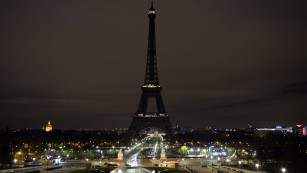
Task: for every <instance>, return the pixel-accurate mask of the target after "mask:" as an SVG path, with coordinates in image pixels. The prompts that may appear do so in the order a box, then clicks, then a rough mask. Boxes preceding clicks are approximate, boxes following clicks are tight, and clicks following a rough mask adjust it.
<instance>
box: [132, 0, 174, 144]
mask: <svg viewBox="0 0 307 173" xmlns="http://www.w3.org/2000/svg"><path fill="white" fill-rule="evenodd" d="M148 18H149V31H148V47H147V63H146V71H145V80H144V85H143V86H142V96H141V99H140V102H139V106H138V108H137V111H136V113H135V114H134V115H133V120H132V123H131V124H130V126H129V129H128V134H127V141H128V142H129V141H131V139H135V138H137V136H138V135H139V133H140V131H141V130H143V129H146V128H158V129H161V130H162V131H163V132H164V133H165V138H166V139H168V140H171V139H172V136H173V134H172V131H171V127H172V125H171V122H170V118H169V116H168V114H167V112H166V110H165V106H164V104H163V100H162V95H161V91H162V87H161V86H160V84H159V78H158V67H157V56H156V35H155V34H156V33H155V18H156V11H155V8H154V4H153V0H152V1H151V7H150V8H149V10H148ZM150 98H151V99H154V100H155V104H156V108H157V110H155V111H154V112H148V110H147V108H148V101H149V99H150Z"/></svg>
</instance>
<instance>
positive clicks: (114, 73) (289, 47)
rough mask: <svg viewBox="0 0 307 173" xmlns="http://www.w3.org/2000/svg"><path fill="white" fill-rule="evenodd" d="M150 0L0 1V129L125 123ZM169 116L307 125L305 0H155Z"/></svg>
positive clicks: (132, 108) (141, 67)
mask: <svg viewBox="0 0 307 173" xmlns="http://www.w3.org/2000/svg"><path fill="white" fill-rule="evenodd" d="M149 6H150V1H149V0H129V1H117V0H96V1H94V0H90V1H88V0H84V1H79V0H71V1H67V0H60V1H40V0H37V1H30V0H27V1H24V0H20V1H14V0H6V1H1V2H0V58H1V63H0V81H1V83H0V84H1V85H0V116H1V119H0V129H1V128H5V127H6V126H9V127H10V128H13V129H19V128H34V129H37V128H41V127H42V126H43V125H44V124H46V123H47V122H48V120H51V122H52V124H53V126H54V128H57V129H80V128H83V129H84V128H88V129H104V128H115V127H128V126H129V124H130V122H131V120H132V115H133V114H134V113H135V112H136V109H137V106H138V103H139V99H140V96H141V86H142V85H143V82H144V75H145V63H146V54H147V34H148V17H147V12H148V8H149ZM154 6H155V8H156V12H157V18H156V40H157V58H158V69H159V79H160V85H161V86H162V87H163V91H162V96H163V100H164V104H165V106H166V110H167V112H168V114H169V115H170V117H171V122H172V124H173V125H175V124H180V125H184V126H189V127H207V126H215V127H243V126H245V125H246V124H247V123H250V124H252V125H253V126H255V127H264V126H274V125H285V126H294V125H295V124H298V123H300V124H303V125H307V8H306V7H307V1H304V0H301V1H288V0H254V1H252V0H250V1H246V0H242V1H229V0H220V1H206V0H192V1H191V0H157V1H155V5H154Z"/></svg>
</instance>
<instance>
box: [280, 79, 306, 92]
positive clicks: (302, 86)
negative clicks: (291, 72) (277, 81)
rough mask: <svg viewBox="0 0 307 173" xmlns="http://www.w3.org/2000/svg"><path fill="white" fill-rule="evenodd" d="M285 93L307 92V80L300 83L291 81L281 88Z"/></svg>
mask: <svg viewBox="0 0 307 173" xmlns="http://www.w3.org/2000/svg"><path fill="white" fill-rule="evenodd" d="M283 92H284V93H287V94H306V93H307V81H304V82H301V83H292V84H289V85H287V86H286V88H285V89H284V90H283Z"/></svg>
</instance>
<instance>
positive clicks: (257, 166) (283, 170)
mask: <svg viewBox="0 0 307 173" xmlns="http://www.w3.org/2000/svg"><path fill="white" fill-rule="evenodd" d="M238 163H239V168H240V170H241V163H242V162H241V161H240V160H239V162H238ZM255 166H256V169H257V172H258V168H259V164H258V163H256V164H255ZM281 172H282V173H285V172H286V168H281Z"/></svg>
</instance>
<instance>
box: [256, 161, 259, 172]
mask: <svg viewBox="0 0 307 173" xmlns="http://www.w3.org/2000/svg"><path fill="white" fill-rule="evenodd" d="M258 167H259V164H258V163H256V168H257V172H258Z"/></svg>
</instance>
